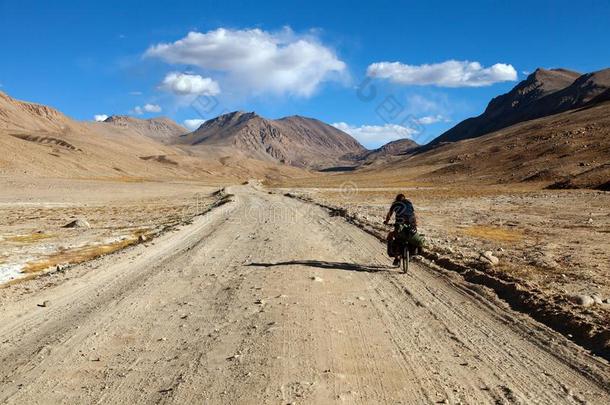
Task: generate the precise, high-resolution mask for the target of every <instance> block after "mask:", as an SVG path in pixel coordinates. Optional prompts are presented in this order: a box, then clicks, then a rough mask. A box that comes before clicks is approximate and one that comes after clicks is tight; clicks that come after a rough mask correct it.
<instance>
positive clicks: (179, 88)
mask: <svg viewBox="0 0 610 405" xmlns="http://www.w3.org/2000/svg"><path fill="white" fill-rule="evenodd" d="M161 88H162V89H164V90H167V91H170V92H172V93H174V94H177V95H181V96H185V95H189V94H196V95H204V96H215V95H217V94H219V93H220V86H219V85H218V83H217V82H215V81H214V80H212V79H211V78H209V77H202V76H199V75H196V74H188V73H179V72H170V73H168V74H167V75H166V76H165V79H163V83H161Z"/></svg>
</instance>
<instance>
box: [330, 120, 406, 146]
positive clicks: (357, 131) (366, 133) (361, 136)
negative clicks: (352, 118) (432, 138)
mask: <svg viewBox="0 0 610 405" xmlns="http://www.w3.org/2000/svg"><path fill="white" fill-rule="evenodd" d="M331 125H332V126H333V127H335V128H337V129H340V130H341V131H343V132H346V133H348V134H350V135H351V136H353V137H354V138H356V139H357V140H358V141H359V142H360V143H361V144H363V145H366V146H372V147H376V146H380V145H383V144H386V143H388V142H391V141H396V140H398V139H403V138H412V137H413V135H416V134H417V133H418V131H417V130H416V129H414V128H409V127H405V126H402V125H397V124H385V125H362V126H353V125H349V124H347V123H345V122H336V123H334V124H331Z"/></svg>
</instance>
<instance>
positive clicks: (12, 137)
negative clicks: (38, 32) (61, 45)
mask: <svg viewBox="0 0 610 405" xmlns="http://www.w3.org/2000/svg"><path fill="white" fill-rule="evenodd" d="M184 132H186V130H184V129H183V128H181V127H180V126H179V125H177V124H176V123H174V122H173V121H171V120H169V119H163V118H162V119H151V120H138V119H134V118H130V117H111V118H109V121H108V122H78V121H75V120H72V119H71V118H69V117H67V116H65V115H64V114H62V113H61V112H59V111H57V110H56V109H54V108H51V107H48V106H45V105H41V104H35V103H29V102H23V101H19V100H15V99H13V98H11V97H10V96H8V95H6V94H4V93H1V92H0V147H1V148H2V151H3V154H2V155H1V156H0V175H3V176H7V177H19V176H35V177H62V178H66V177H67V178H104V179H121V180H123V181H136V180H141V179H195V180H208V181H212V182H217V181H220V180H223V179H224V180H228V181H231V182H236V181H243V180H246V179H248V178H251V177H261V178H265V177H272V178H281V177H282V176H284V175H287V174H290V173H296V172H297V171H298V169H296V168H291V167H287V166H284V165H279V164H276V163H273V162H269V161H260V160H254V159H247V158H243V157H236V156H232V154H231V153H230V151H225V153H224V154H220V155H218V156H216V157H214V158H202V156H192V154H191V153H189V152H188V151H185V150H183V149H180V148H178V147H175V146H171V145H166V144H165V143H169V142H170V139H171V138H172V137H175V136H178V135H179V134H180V133H184Z"/></svg>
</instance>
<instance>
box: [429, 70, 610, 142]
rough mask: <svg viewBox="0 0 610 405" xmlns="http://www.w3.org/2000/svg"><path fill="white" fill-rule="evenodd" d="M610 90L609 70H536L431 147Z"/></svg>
mask: <svg viewBox="0 0 610 405" xmlns="http://www.w3.org/2000/svg"><path fill="white" fill-rule="evenodd" d="M609 88H610V69H604V70H600V71H598V72H594V73H587V74H584V75H581V74H580V73H577V72H573V71H570V70H566V69H551V70H546V69H537V70H536V71H535V72H534V73H532V74H531V75H529V76H528V77H527V79H525V80H524V81H522V82H520V83H519V84H518V85H517V86H515V87H514V88H513V89H512V90H511V91H510V92H508V93H506V94H503V95H501V96H498V97H496V98H494V99H493V100H491V102H490V103H489V105H488V106H487V108H486V109H485V111H484V112H483V114H481V115H479V116H478V117H475V118H469V119H466V120H464V121H462V122H460V123H459V124H457V125H456V126H455V127H453V128H451V129H450V130H448V131H446V132H445V133H443V134H441V135H440V136H439V137H438V138H436V139H435V140H433V141H432V142H431V143H430V145H432V146H433V145H438V144H440V143H443V142H455V141H459V140H463V139H469V138H476V137H478V136H481V135H484V134H487V133H491V132H494V131H497V130H499V129H502V128H506V127H508V126H511V125H513V124H517V123H520V122H524V121H528V120H532V119H536V118H541V117H546V116H549V115H553V114H558V113H561V112H564V111H568V110H572V109H575V108H579V107H583V106H585V105H588V104H589V103H591V102H592V101H593V100H595V99H596V98H597V97H607V96H608V95H607V94H606V96H603V94H604V93H605V92H606V91H608V89H609Z"/></svg>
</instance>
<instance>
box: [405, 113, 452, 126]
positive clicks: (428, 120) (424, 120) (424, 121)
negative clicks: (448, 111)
mask: <svg viewBox="0 0 610 405" xmlns="http://www.w3.org/2000/svg"><path fill="white" fill-rule="evenodd" d="M414 121H415V123H417V124H419V125H432V124H436V123H437V122H450V121H451V120H449V119H447V118H445V117H443V116H442V115H440V114H438V115H426V116H424V117H420V118H416V119H415V120H414Z"/></svg>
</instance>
